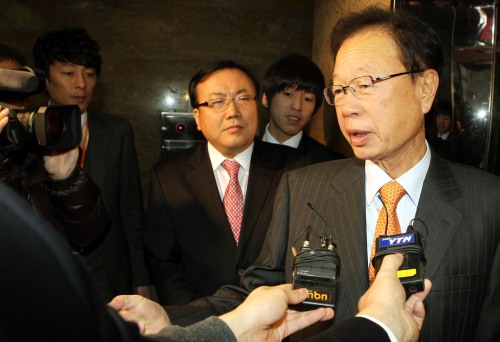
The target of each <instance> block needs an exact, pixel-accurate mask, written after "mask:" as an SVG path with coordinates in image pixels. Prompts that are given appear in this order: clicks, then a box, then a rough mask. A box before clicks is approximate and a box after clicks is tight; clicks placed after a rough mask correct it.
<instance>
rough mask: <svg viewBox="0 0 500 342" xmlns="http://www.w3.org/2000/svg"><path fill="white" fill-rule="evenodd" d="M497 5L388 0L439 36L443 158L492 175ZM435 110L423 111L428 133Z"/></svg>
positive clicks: (496, 127) (469, 0)
mask: <svg viewBox="0 0 500 342" xmlns="http://www.w3.org/2000/svg"><path fill="white" fill-rule="evenodd" d="M497 4H498V1H497V0H483V1H478V0H466V1H456V0H455V1H430V0H427V1H425V0H424V1H407V0H406V1H404V0H393V3H392V8H393V9H394V10H396V11H398V10H408V11H410V12H412V13H415V14H417V15H418V16H419V17H421V18H422V19H423V20H425V21H427V22H429V23H430V24H431V25H432V26H433V27H435V28H436V29H437V31H438V32H439V33H440V35H441V38H442V40H443V48H444V54H445V68H444V75H443V77H442V79H441V82H440V87H439V90H438V94H437V97H436V103H438V102H440V103H443V102H449V104H450V105H451V112H452V113H451V114H452V125H451V127H452V131H451V133H450V138H449V140H450V144H453V147H452V148H453V153H452V154H449V155H447V156H445V157H447V158H448V159H452V160H455V161H458V162H461V163H465V164H470V165H473V166H476V167H480V168H483V169H486V170H487V171H490V172H493V173H497V174H498V171H499V156H498V154H499V139H498V137H499V133H498V132H499V131H500V120H499V119H500V118H497V116H500V112H498V110H495V109H496V108H497V107H498V100H500V98H499V94H498V93H499V92H498V91H495V88H496V87H498V84H497V83H498V77H495V76H497V71H496V69H497V68H496V56H497V54H498V49H497V47H496V45H497V44H496V32H495V27H496V23H497V17H498V16H497ZM497 89H498V88H497ZM436 114H437V113H435V112H433V111H431V112H430V113H428V114H427V116H428V118H427V122H426V124H427V125H428V126H427V127H426V129H427V132H429V134H433V133H432V132H433V128H434V129H435V128H436V121H437V120H436V117H435V115H436ZM428 140H429V138H428ZM429 143H430V140H429ZM431 146H432V145H431ZM438 149H439V147H438Z"/></svg>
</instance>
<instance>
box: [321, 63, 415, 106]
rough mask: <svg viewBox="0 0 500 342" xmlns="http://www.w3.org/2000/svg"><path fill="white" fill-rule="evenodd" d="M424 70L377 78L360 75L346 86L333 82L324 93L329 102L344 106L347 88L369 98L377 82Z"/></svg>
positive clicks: (361, 96) (354, 93)
mask: <svg viewBox="0 0 500 342" xmlns="http://www.w3.org/2000/svg"><path fill="white" fill-rule="evenodd" d="M422 71H423V70H414V71H405V72H400V73H398V74H392V75H387V76H380V77H376V78H373V77H371V76H360V77H356V78H355V79H352V80H351V81H350V82H349V84H348V85H346V86H343V85H339V84H333V85H331V86H329V87H328V88H325V90H323V94H324V95H325V99H326V102H328V104H330V105H332V106H337V107H338V106H342V105H343V104H344V103H345V99H346V95H347V88H350V89H351V91H352V94H353V95H354V96H356V98H358V99H360V100H363V99H367V98H369V97H370V96H372V95H373V94H374V93H375V87H374V85H375V83H379V82H382V81H385V80H388V79H390V78H393V77H397V76H402V75H407V74H416V73H419V72H422Z"/></svg>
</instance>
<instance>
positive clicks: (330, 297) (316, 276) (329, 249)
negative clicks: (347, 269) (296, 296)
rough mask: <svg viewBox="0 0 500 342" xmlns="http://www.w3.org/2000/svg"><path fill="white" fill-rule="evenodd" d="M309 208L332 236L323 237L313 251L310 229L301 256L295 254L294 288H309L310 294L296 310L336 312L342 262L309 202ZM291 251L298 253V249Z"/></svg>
mask: <svg viewBox="0 0 500 342" xmlns="http://www.w3.org/2000/svg"><path fill="white" fill-rule="evenodd" d="M306 204H307V206H308V207H309V208H310V209H311V210H313V211H314V212H315V213H316V215H318V217H319V218H320V219H321V221H322V222H323V223H324V224H325V226H326V227H327V229H328V233H329V236H321V237H320V241H319V247H318V248H312V247H311V243H310V241H309V236H310V231H311V229H312V228H311V226H308V227H307V228H306V230H305V232H306V235H305V238H304V241H303V243H302V248H301V250H300V252H299V253H298V254H296V255H295V253H294V255H295V257H294V259H293V265H292V287H293V288H294V289H298V288H307V289H308V290H309V296H308V298H307V299H306V300H305V301H304V302H302V303H301V304H299V305H297V306H295V308H296V309H298V310H310V309H313V308H315V307H318V306H326V307H331V308H334V307H335V301H336V297H337V283H338V279H339V277H340V258H339V257H338V255H337V251H336V250H335V249H336V246H335V244H334V243H333V241H332V234H331V231H330V227H329V226H328V224H327V223H326V220H325V219H324V218H323V216H322V215H321V214H320V213H319V212H317V211H316V209H315V208H314V206H313V205H312V204H311V203H310V202H309V201H307V202H306ZM302 234H303V233H302ZM302 234H300V235H302ZM300 235H299V237H300ZM292 248H293V249H295V247H292Z"/></svg>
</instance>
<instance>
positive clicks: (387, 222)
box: [378, 194, 389, 235]
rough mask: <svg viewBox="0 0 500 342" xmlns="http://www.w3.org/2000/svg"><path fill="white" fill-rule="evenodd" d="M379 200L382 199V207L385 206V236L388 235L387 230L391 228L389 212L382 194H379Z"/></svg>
mask: <svg viewBox="0 0 500 342" xmlns="http://www.w3.org/2000/svg"><path fill="white" fill-rule="evenodd" d="M378 198H379V199H380V202H382V205H383V206H384V209H385V233H384V235H387V228H388V227H389V210H387V206H386V205H385V202H384V199H383V198H382V196H381V195H380V194H378Z"/></svg>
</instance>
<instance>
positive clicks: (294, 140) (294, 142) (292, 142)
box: [262, 124, 304, 148]
mask: <svg viewBox="0 0 500 342" xmlns="http://www.w3.org/2000/svg"><path fill="white" fill-rule="evenodd" d="M303 134H304V132H303V131H302V130H301V131H300V132H299V133H297V134H295V135H294V136H293V137H291V138H289V139H288V140H286V141H284V142H283V143H280V142H279V141H278V140H276V139H274V137H273V136H272V135H271V133H270V132H269V124H267V126H266V132H265V133H264V137H262V141H265V142H268V143H271V144H278V145H285V146H290V147H293V148H297V147H299V144H300V140H301V139H302V135H303Z"/></svg>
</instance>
